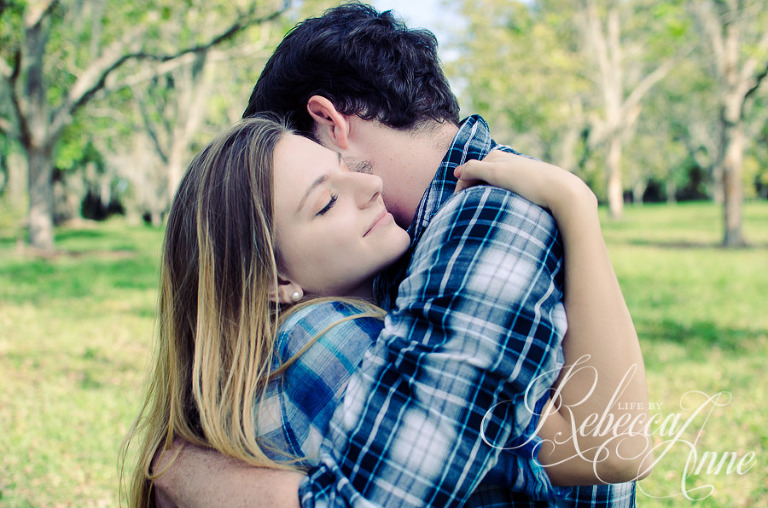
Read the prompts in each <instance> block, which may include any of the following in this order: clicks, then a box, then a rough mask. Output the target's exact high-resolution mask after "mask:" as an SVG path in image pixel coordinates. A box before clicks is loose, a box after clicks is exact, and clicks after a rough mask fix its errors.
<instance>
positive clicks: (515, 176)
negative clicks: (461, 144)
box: [453, 150, 597, 221]
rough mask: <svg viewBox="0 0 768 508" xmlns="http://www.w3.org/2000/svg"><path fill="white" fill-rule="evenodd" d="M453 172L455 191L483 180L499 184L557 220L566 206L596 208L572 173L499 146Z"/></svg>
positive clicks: (588, 193) (589, 193)
mask: <svg viewBox="0 0 768 508" xmlns="http://www.w3.org/2000/svg"><path fill="white" fill-rule="evenodd" d="M453 174H454V175H455V176H456V177H457V178H458V179H459V181H458V183H457V184H456V192H459V191H461V190H464V189H466V188H468V187H471V186H473V185H478V184H482V183H487V184H489V185H494V186H496V187H502V188H504V189H507V190H509V191H512V192H515V193H517V194H520V195H521V196H522V197H524V198H525V199H527V200H528V201H531V202H532V203H535V204H537V205H539V206H541V207H542V208H546V209H548V210H550V211H551V212H552V215H554V216H555V218H556V219H558V221H559V219H561V218H563V217H564V212H565V211H566V208H568V209H570V211H572V210H573V207H574V206H576V205H584V206H587V207H590V208H595V209H596V208H597V198H596V197H595V195H594V193H593V192H592V191H591V190H590V188H589V187H588V186H587V184H585V183H584V182H583V181H582V180H581V179H580V178H579V177H577V176H576V175H574V174H573V173H570V172H568V171H566V170H564V169H562V168H560V167H557V166H555V165H553V164H547V163H546V162H541V161H538V160H535V159H530V158H528V157H523V156H521V155H515V154H512V153H507V152H502V151H500V150H493V151H491V152H490V153H489V154H488V155H487V156H486V157H485V159H483V160H482V161H478V160H471V161H467V162H466V163H465V164H462V165H461V166H459V167H457V168H456V170H455V171H454V173H453Z"/></svg>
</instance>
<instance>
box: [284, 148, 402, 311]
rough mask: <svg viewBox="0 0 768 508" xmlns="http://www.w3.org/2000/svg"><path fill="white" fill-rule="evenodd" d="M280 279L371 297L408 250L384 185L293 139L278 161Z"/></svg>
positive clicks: (307, 288)
mask: <svg viewBox="0 0 768 508" xmlns="http://www.w3.org/2000/svg"><path fill="white" fill-rule="evenodd" d="M273 178H274V188H275V230H276V236H277V249H278V252H279V255H278V262H279V265H278V266H279V267H280V270H279V271H280V276H281V278H283V279H288V280H290V281H291V282H294V283H295V284H298V285H299V286H300V287H301V288H302V290H303V291H304V293H305V294H310V295H327V296H364V297H365V296H368V295H370V289H371V278H372V277H373V275H374V274H375V273H376V272H378V271H379V270H381V269H383V268H385V267H386V266H388V265H389V264H391V263H392V262H394V261H395V260H396V259H397V258H398V257H400V256H401V255H402V254H403V253H404V252H405V250H406V249H407V248H408V244H409V243H410V237H409V236H408V233H406V232H405V230H403V229H402V228H400V227H399V226H398V225H397V224H395V222H394V220H393V218H392V215H391V214H390V213H389V212H387V210H386V208H385V206H384V201H382V199H381V185H382V184H381V179H380V178H379V177H377V176H373V175H370V174H364V173H355V172H352V171H350V170H349V169H348V168H347V167H346V165H345V164H344V163H343V162H342V161H341V157H340V156H339V154H338V153H336V152H332V151H331V150H328V149H327V148H324V147H323V146H321V145H319V144H317V143H315V142H314V141H310V140H308V139H306V138H303V137H301V136H295V135H292V134H289V135H286V136H284V137H283V138H282V139H281V140H280V141H279V142H278V144H277V148H276V149H275V155H274V177H273Z"/></svg>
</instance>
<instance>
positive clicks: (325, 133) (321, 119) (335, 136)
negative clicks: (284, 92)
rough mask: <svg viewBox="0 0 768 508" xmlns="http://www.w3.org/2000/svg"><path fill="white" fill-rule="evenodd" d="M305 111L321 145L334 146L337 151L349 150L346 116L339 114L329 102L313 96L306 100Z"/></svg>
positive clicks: (319, 96) (323, 98) (318, 96)
mask: <svg viewBox="0 0 768 508" xmlns="http://www.w3.org/2000/svg"><path fill="white" fill-rule="evenodd" d="M307 111H308V112H309V116H311V117H312V118H313V119H314V121H315V137H317V140H318V141H319V142H320V143H321V144H322V145H325V146H327V147H331V146H335V147H336V148H338V149H339V150H347V149H348V148H349V121H348V120H347V115H342V114H341V113H339V112H338V111H337V110H336V106H334V105H333V103H332V102H331V101H330V100H328V99H326V98H325V97H323V96H322V95H313V96H312V97H310V98H309V100H307Z"/></svg>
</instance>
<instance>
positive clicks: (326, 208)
mask: <svg viewBox="0 0 768 508" xmlns="http://www.w3.org/2000/svg"><path fill="white" fill-rule="evenodd" d="M338 199H339V195H338V194H331V200H330V201H328V204H327V205H325V206H324V207H323V209H322V210H320V211H319V212H317V214H316V215H325V214H326V213H328V211H329V210H330V209H331V208H333V205H335V204H336V200H338Z"/></svg>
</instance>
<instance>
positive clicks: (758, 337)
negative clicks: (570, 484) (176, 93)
mask: <svg viewBox="0 0 768 508" xmlns="http://www.w3.org/2000/svg"><path fill="white" fill-rule="evenodd" d="M721 220H722V219H721V216H720V209H719V208H718V207H716V206H714V205H711V204H707V203H693V204H680V205H677V206H673V207H670V206H666V205H658V206H644V207H635V208H632V207H630V208H627V209H626V210H625V217H624V218H623V219H622V220H620V221H609V220H607V219H606V220H604V232H605V236H606V239H607V241H608V245H609V250H610V252H611V257H612V259H613V262H614V265H615V268H616V272H617V274H618V276H619V279H620V280H621V283H622V288H623V289H624V293H625V296H626V298H627V302H628V305H629V307H630V310H631V311H632V315H633V317H634V319H635V323H636V325H637V329H638V332H639V334H640V337H641V341H642V346H643V350H644V354H645V358H646V364H647V370H648V381H649V387H650V399H651V401H652V402H653V403H654V404H661V409H660V411H657V410H655V409H654V410H652V412H654V413H656V412H660V413H661V415H662V417H663V418H666V419H667V420H666V422H667V426H666V427H665V428H664V429H660V428H659V427H660V426H659V425H654V426H653V427H652V429H654V430H655V431H656V434H655V438H656V440H657V442H658V443H659V445H660V446H667V445H669V451H668V452H665V453H663V454H660V453H657V456H659V455H661V456H660V460H659V463H658V464H657V466H656V469H655V471H654V473H653V474H652V475H651V476H650V477H649V478H648V479H646V480H644V481H643V482H641V486H642V488H643V490H644V491H646V492H648V493H649V494H651V495H652V496H654V497H651V496H649V495H646V494H643V493H639V494H638V498H637V503H638V506H640V507H656V506H662V507H666V506H689V505H692V504H696V506H705V507H721V506H729V507H730V506H765V505H766V504H768V468H767V467H766V465H767V464H768V460H766V451H767V449H768V418H767V417H766V416H765V415H766V405H767V404H768V398H767V397H766V393H765V390H766V388H765V387H766V386H768V368H766V364H767V363H768V306H767V305H766V304H767V303H768V296H766V295H767V293H766V289H765V288H767V287H768V203H751V204H748V205H747V207H746V208H745V234H746V237H747V240H748V241H750V242H751V243H752V244H753V247H751V248H746V249H738V250H723V249H721V248H719V247H718V246H717V244H718V243H719V241H720V229H721ZM17 237H18V232H17V231H14V232H12V233H11V232H8V233H3V232H2V230H0V330H2V332H1V333H0V387H2V388H0V506H3V507H6V506H7V507H25V506H41V507H47V506H78V507H80V506H83V507H88V506H99V507H109V506H116V505H117V504H118V503H117V472H116V460H117V448H118V446H119V443H120V441H121V439H122V437H123V435H124V433H125V432H126V430H127V428H128V426H129V425H130V422H131V420H132V418H133V416H134V415H135V413H136V410H137V404H138V401H139V396H140V391H141V388H140V387H141V384H142V381H143V376H144V372H145V368H146V363H147V357H148V354H149V350H150V347H151V341H152V336H153V330H154V317H153V316H154V306H155V298H156V290H155V286H156V277H157V276H156V264H157V258H158V252H159V247H160V240H161V232H160V231H159V230H156V229H151V228H144V227H134V226H127V225H125V224H124V223H121V222H119V221H115V222H108V223H105V224H90V225H89V224H84V225H80V226H77V227H75V226H72V227H69V228H61V229H59V230H58V231H57V242H58V247H59V248H60V249H61V250H62V251H65V252H64V253H62V254H60V255H57V256H54V257H51V258H46V259H43V258H39V257H35V256H32V255H29V254H25V253H24V252H22V251H19V250H18V248H17V246H16V238H17ZM691 391H698V392H703V393H705V394H708V395H713V394H716V393H719V392H729V393H730V395H731V399H730V401H729V402H728V403H727V404H724V405H722V406H717V407H711V406H706V407H705V409H706V410H707V411H704V412H703V413H702V414H700V415H698V416H694V417H693V418H691V422H690V425H689V426H688V427H687V428H683V423H684V422H685V421H686V419H687V418H688V417H689V416H691V415H692V414H693V412H694V409H693V408H695V407H697V406H699V405H700V404H701V402H702V401H703V400H704V399H703V398H702V397H703V396H701V395H696V394H690V395H685V394H686V393H688V392H691ZM722 401H723V399H721V402H722ZM681 403H682V404H688V406H689V407H685V408H683V407H681ZM710 409H711V411H709V410H710ZM676 415H679V420H678V421H677V422H675V421H673V419H674V418H675V416H676ZM707 415H708V418H707ZM660 430H663V432H662V433H661V434H660V433H659V431H660ZM673 431H678V432H679V435H677V439H676V440H674V434H675V432H673ZM664 443H666V445H665V444H664ZM660 450H661V448H660ZM691 450H695V451H696V454H697V457H698V459H701V458H702V456H703V454H704V453H705V452H717V453H718V454H719V457H726V459H730V458H731V457H732V456H735V457H737V458H738V459H741V458H742V457H745V456H747V454H749V453H750V452H754V454H755V459H754V462H753V465H752V468H751V469H749V470H748V471H746V472H744V474H738V472H736V471H731V472H730V474H727V471H726V468H725V467H723V468H722V469H721V471H720V472H719V474H717V473H716V472H715V468H712V469H711V472H710V473H707V471H706V467H704V468H703V469H702V470H701V471H700V472H699V474H698V475H696V474H693V475H690V476H689V477H688V478H687V479H686V480H685V485H686V488H687V489H689V490H690V489H692V488H695V487H706V486H707V485H712V488H713V489H714V490H713V491H712V492H710V493H709V494H710V495H709V496H708V497H706V499H704V500H702V501H698V502H696V503H694V502H692V501H690V500H687V499H685V498H684V497H683V496H682V487H681V482H682V479H683V473H684V471H685V467H686V460H687V459H688V458H689V457H690V456H691V455H692V451H691ZM731 453H733V454H734V455H726V454H731ZM707 493H708V491H705V490H698V491H693V492H690V494H689V495H690V496H691V497H704V495H705V494H707ZM659 496H673V497H669V498H666V499H658V497H659Z"/></svg>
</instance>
